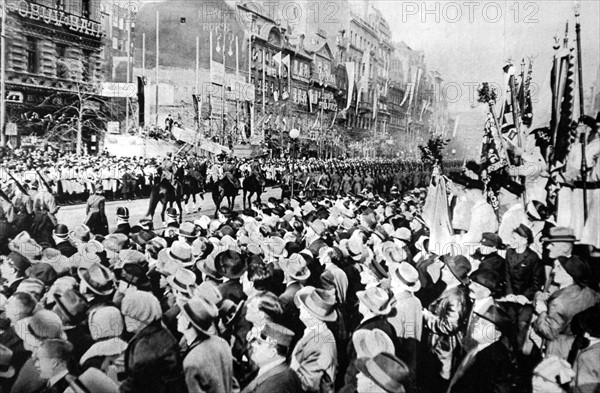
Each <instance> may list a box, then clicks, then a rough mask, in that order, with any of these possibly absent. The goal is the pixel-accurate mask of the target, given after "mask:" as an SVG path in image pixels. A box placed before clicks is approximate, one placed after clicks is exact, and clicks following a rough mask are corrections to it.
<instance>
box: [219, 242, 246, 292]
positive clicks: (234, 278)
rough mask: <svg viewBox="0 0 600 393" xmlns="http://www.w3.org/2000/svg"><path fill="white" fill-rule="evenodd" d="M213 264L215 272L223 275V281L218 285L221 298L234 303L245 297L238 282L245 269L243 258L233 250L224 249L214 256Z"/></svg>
mask: <svg viewBox="0 0 600 393" xmlns="http://www.w3.org/2000/svg"><path fill="white" fill-rule="evenodd" d="M214 264H215V269H216V271H217V273H218V274H219V275H220V276H221V277H224V282H223V283H220V284H219V285H218V288H219V291H220V292H221V294H222V295H223V299H230V300H232V301H233V302H234V303H236V304H237V303H239V302H240V301H242V300H244V299H246V297H247V296H246V294H245V293H244V289H243V287H242V283H241V282H240V278H241V277H242V275H244V273H245V272H246V269H247V264H246V260H245V258H243V257H242V255H241V254H240V253H239V252H237V251H235V250H226V251H222V252H220V253H218V254H217V255H216V256H215V257H214Z"/></svg>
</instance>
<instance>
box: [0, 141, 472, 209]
mask: <svg viewBox="0 0 600 393" xmlns="http://www.w3.org/2000/svg"><path fill="white" fill-rule="evenodd" d="M5 153H7V154H3V155H2V158H1V159H0V187H1V188H2V190H7V189H9V188H10V186H11V184H12V183H13V179H16V180H17V181H18V182H19V183H20V184H21V185H23V186H24V187H30V184H31V183H34V182H36V181H37V182H38V183H40V182H42V183H44V184H45V185H46V186H47V188H49V190H50V191H51V192H52V193H53V194H54V195H55V196H56V199H57V201H58V202H59V203H60V204H72V203H82V202H85V201H86V200H87V199H88V198H89V196H90V195H93V194H94V186H95V185H96V184H102V188H103V189H104V196H105V197H106V198H107V199H108V200H116V199H124V200H128V199H135V198H142V197H147V196H148V195H149V194H150V190H151V188H152V186H153V185H155V184H156V182H157V180H160V179H161V178H162V172H163V171H164V170H168V171H169V172H171V173H172V174H175V173H176V172H177V169H179V168H181V169H182V170H185V173H186V174H187V173H192V174H194V176H195V177H197V178H198V179H199V180H201V181H202V182H209V183H210V182H215V181H217V180H218V179H219V178H221V177H222V176H223V173H224V171H223V167H224V166H225V165H228V164H231V165H234V167H236V168H238V169H239V171H238V173H239V175H240V176H243V175H244V173H247V172H248V171H249V170H250V166H251V161H249V160H242V159H236V158H227V157H215V158H210V159H209V158H205V157H201V156H199V155H196V154H192V155H190V156H187V157H182V156H175V157H173V156H169V157H167V158H164V159H163V158H159V159H157V158H154V157H150V158H144V157H117V156H114V155H110V154H109V153H107V152H104V153H103V154H101V155H98V156H77V155H75V154H67V153H60V152H57V151H54V150H49V151H41V150H19V149H17V150H15V151H7V152H5ZM369 162H371V163H373V164H372V165H373V168H376V166H375V165H389V167H388V168H387V170H385V171H384V170H381V171H380V170H379V169H377V170H376V171H374V172H372V173H370V174H369V173H368V172H369V171H368V170H367V167H366V166H364V161H363V160H360V159H352V160H341V159H332V160H315V159H310V160H307V159H303V160H290V159H289V158H288V159H262V160H261V161H260V167H261V171H262V173H263V176H264V180H265V182H266V185H269V186H273V185H280V184H283V185H290V184H291V179H292V173H294V174H295V175H296V176H295V180H296V182H297V187H300V188H301V189H307V190H310V189H311V188H312V187H313V183H316V182H317V181H320V182H321V183H325V182H329V181H331V182H332V184H331V186H332V187H334V188H336V189H338V190H339V189H340V186H341V185H342V183H344V187H343V188H344V190H346V191H349V190H350V189H351V188H353V189H354V190H353V191H356V192H360V191H361V190H362V188H363V186H365V185H369V184H371V185H373V184H375V183H376V185H377V187H378V188H379V189H380V190H383V188H384V187H385V186H384V185H386V184H387V189H390V188H391V186H393V185H396V186H397V187H400V188H402V189H408V188H412V187H415V186H418V185H422V184H427V177H428V175H429V172H430V171H429V170H427V169H425V168H424V167H423V164H422V163H420V162H419V161H417V160H371V161H369ZM384 163H387V164H384ZM461 164H462V162H460V163H459V162H451V163H449V164H448V166H449V168H450V169H451V170H455V171H456V170H458V168H459V166H460V165H461ZM369 165H371V164H369ZM317 170H318V171H319V174H326V175H327V176H326V177H323V178H321V179H320V180H319V175H317ZM307 178H310V179H312V180H311V181H307V180H308V179H307ZM350 183H351V184H350ZM321 185H323V184H321ZM380 185H381V186H380ZM297 190H300V189H298V188H297Z"/></svg>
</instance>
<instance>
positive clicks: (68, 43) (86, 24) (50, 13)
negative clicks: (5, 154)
mask: <svg viewBox="0 0 600 393" xmlns="http://www.w3.org/2000/svg"><path fill="white" fill-rule="evenodd" d="M6 10H7V15H6V16H7V19H6V32H7V37H6V49H5V50H6V73H5V81H6V112H7V124H6V132H7V136H8V137H9V138H13V139H14V138H16V137H17V134H18V135H27V134H29V133H34V134H37V135H43V133H44V132H45V131H46V130H47V129H48V128H49V127H50V126H51V119H50V118H48V117H47V115H48V114H51V113H52V112H53V111H55V110H56V109H58V108H61V107H62V106H64V105H65V102H64V100H65V95H68V94H76V93H77V92H78V91H79V90H80V89H81V87H82V86H85V85H91V84H95V83H98V82H100V81H102V80H103V70H102V67H103V66H102V58H103V41H102V38H103V34H104V33H103V31H102V26H101V24H100V12H99V10H100V7H99V0H67V1H39V2H35V3H34V2H30V1H26V0H19V1H8V2H7V4H6ZM9 141H10V139H9ZM14 142H17V143H18V141H14Z"/></svg>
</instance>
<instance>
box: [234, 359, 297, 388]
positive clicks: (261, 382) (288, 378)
mask: <svg viewBox="0 0 600 393" xmlns="http://www.w3.org/2000/svg"><path fill="white" fill-rule="evenodd" d="M272 392H277V393H302V392H303V390H302V386H301V385H300V379H299V378H298V375H297V374H296V373H295V372H294V371H293V370H292V369H291V368H290V365H289V364H287V363H282V364H280V365H278V366H275V367H274V368H272V369H271V370H269V371H267V372H266V373H264V374H262V375H260V376H258V377H256V378H255V379H254V380H253V381H252V382H250V384H249V385H248V386H246V387H245V388H244V390H242V393H272Z"/></svg>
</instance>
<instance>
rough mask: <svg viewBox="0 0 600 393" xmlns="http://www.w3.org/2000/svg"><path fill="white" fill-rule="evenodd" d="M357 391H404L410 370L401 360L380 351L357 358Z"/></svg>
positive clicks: (385, 392) (390, 392)
mask: <svg viewBox="0 0 600 393" xmlns="http://www.w3.org/2000/svg"><path fill="white" fill-rule="evenodd" d="M356 368H357V369H358V371H359V373H358V376H357V386H356V392H357V393H396V392H404V391H405V383H407V382H408V377H409V375H410V370H409V369H408V367H407V366H406V364H404V362H403V361H402V360H400V359H399V358H397V357H396V356H394V355H393V354H390V353H385V352H382V353H380V354H377V355H375V356H374V357H372V358H362V359H358V361H357V364H356Z"/></svg>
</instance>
